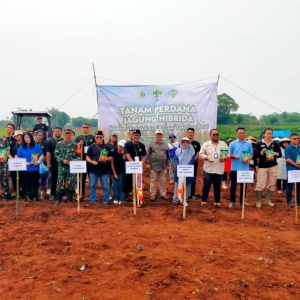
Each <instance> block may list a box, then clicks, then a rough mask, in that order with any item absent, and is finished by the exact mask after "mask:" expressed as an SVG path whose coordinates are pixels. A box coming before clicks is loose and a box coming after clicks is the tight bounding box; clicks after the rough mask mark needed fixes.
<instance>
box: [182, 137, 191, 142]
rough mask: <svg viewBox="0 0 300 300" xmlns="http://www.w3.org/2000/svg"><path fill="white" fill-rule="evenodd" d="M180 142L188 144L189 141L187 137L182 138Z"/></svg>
mask: <svg viewBox="0 0 300 300" xmlns="http://www.w3.org/2000/svg"><path fill="white" fill-rule="evenodd" d="M181 141H188V142H191V141H190V139H189V138H188V137H184V138H182V139H181Z"/></svg>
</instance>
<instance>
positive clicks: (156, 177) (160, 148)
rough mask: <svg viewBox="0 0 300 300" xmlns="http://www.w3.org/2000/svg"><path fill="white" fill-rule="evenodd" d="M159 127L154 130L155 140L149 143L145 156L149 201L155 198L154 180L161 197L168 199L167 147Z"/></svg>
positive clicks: (168, 166)
mask: <svg viewBox="0 0 300 300" xmlns="http://www.w3.org/2000/svg"><path fill="white" fill-rule="evenodd" d="M163 136H164V135H163V132H162V130H161V129H157V130H156V131H155V140H154V141H152V142H150V143H149V147H148V154H147V157H146V168H147V169H148V170H150V194H151V196H150V201H155V198H156V181H158V182H159V190H160V197H161V199H164V200H168V199H169V198H168V197H167V195H166V171H168V170H169V168H170V157H169V147H168V144H167V143H165V142H164V141H163V140H162V139H163Z"/></svg>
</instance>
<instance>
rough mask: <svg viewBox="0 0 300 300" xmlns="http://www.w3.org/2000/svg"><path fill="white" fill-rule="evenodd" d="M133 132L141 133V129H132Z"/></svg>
mask: <svg viewBox="0 0 300 300" xmlns="http://www.w3.org/2000/svg"><path fill="white" fill-rule="evenodd" d="M133 134H139V135H141V131H140V130H139V129H134V130H133Z"/></svg>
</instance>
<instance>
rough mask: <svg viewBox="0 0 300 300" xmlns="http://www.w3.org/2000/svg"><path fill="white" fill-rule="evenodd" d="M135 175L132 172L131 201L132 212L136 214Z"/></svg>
mask: <svg viewBox="0 0 300 300" xmlns="http://www.w3.org/2000/svg"><path fill="white" fill-rule="evenodd" d="M135 176H136V174H135V173H133V174H132V202H133V213H134V214H135V215H136V191H135Z"/></svg>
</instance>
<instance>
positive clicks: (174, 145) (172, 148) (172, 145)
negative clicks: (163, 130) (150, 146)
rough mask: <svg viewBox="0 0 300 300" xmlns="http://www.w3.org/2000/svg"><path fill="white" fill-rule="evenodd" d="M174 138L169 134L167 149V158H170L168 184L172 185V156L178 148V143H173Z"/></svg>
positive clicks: (172, 134)
mask: <svg viewBox="0 0 300 300" xmlns="http://www.w3.org/2000/svg"><path fill="white" fill-rule="evenodd" d="M175 139H176V136H175V135H174V133H171V134H169V140H170V143H168V147H169V156H170V171H169V176H170V182H169V183H173V182H174V171H173V168H174V155H175V151H176V149H177V148H178V147H179V143H178V142H177V141H175Z"/></svg>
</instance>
